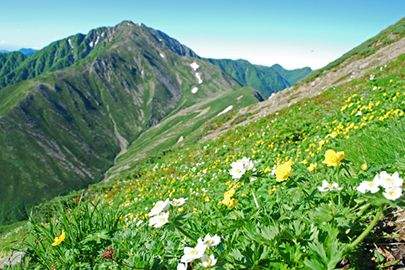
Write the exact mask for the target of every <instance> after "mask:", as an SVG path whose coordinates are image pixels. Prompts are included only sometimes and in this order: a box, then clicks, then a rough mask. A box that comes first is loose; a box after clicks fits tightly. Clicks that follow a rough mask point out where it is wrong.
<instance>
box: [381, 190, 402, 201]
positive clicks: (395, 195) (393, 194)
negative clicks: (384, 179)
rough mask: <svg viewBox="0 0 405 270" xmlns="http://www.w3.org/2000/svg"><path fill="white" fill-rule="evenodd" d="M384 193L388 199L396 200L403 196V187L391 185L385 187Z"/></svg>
mask: <svg viewBox="0 0 405 270" xmlns="http://www.w3.org/2000/svg"><path fill="white" fill-rule="evenodd" d="M383 195H384V197H385V198H387V199H388V200H396V199H399V197H401V196H402V188H401V187H389V188H386V189H385V192H383Z"/></svg>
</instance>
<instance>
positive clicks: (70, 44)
mask: <svg viewBox="0 0 405 270" xmlns="http://www.w3.org/2000/svg"><path fill="white" fill-rule="evenodd" d="M68 43H69V49H73V46H72V41H71V40H70V38H69V39H68Z"/></svg>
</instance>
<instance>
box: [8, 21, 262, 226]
mask: <svg viewBox="0 0 405 270" xmlns="http://www.w3.org/2000/svg"><path fill="white" fill-rule="evenodd" d="M193 63H194V64H195V65H198V68H197V70H194V68H195V67H194V68H193V67H192V66H191V65H192V64H193ZM197 73H198V74H199V75H197ZM198 76H200V78H201V79H202V82H201V83H200V82H199V80H198V79H199V77H198ZM0 85H1V87H0V88H1V89H0V149H2V151H1V153H0V173H1V175H0V178H1V185H2V189H0V224H8V223H11V222H15V221H18V220H23V219H26V218H27V212H26V211H27V209H29V208H30V207H31V206H32V205H34V204H37V203H39V202H44V201H46V200H49V199H50V198H52V197H54V196H56V195H63V194H67V193H68V192H69V191H71V190H76V189H80V188H84V187H86V186H87V185H89V184H92V183H96V182H99V181H100V180H102V179H103V178H104V177H105V173H106V171H107V169H108V168H110V167H111V166H112V165H114V159H115V158H116V157H117V155H118V154H119V153H120V152H121V154H122V153H124V152H125V150H126V148H127V145H128V146H129V145H131V144H133V145H132V147H130V148H129V150H130V152H131V151H132V152H134V151H138V149H140V148H142V149H143V150H142V151H144V152H143V155H142V156H141V158H145V157H146V156H147V155H149V154H151V153H156V152H157V151H160V150H162V149H164V148H166V147H168V146H171V145H172V144H173V143H175V142H176V141H177V140H178V139H179V137H180V136H187V134H188V133H190V132H192V131H194V130H195V129H197V128H198V127H199V125H201V124H202V123H204V122H205V121H207V120H208V119H209V117H214V116H216V115H217V114H218V113H219V112H221V111H222V110H224V109H225V108H226V107H228V106H230V105H232V106H234V108H238V107H242V106H247V105H250V104H253V103H256V102H258V99H263V97H262V96H261V95H260V93H258V92H257V90H254V89H250V88H247V87H242V86H241V85H240V84H239V83H238V82H236V81H235V80H233V79H232V78H231V76H230V75H228V74H226V73H224V72H222V71H221V70H220V69H219V68H218V67H216V66H214V65H212V64H211V63H209V62H208V61H205V60H202V59H200V58H199V57H198V56H197V55H196V54H195V53H194V52H193V51H191V50H190V49H189V48H187V47H185V46H183V45H181V44H180V43H179V42H178V41H176V40H174V39H172V38H170V37H169V36H167V35H166V34H164V33H162V32H160V31H157V30H154V29H151V28H148V27H146V26H144V25H141V24H138V25H135V24H133V23H132V22H128V21H124V22H122V23H121V24H119V25H117V26H115V27H109V28H107V27H103V28H99V29H95V30H92V31H90V32H89V33H88V34H87V35H82V34H78V35H75V36H71V37H69V38H67V39H64V40H60V41H56V42H54V43H52V44H50V45H49V46H47V47H46V48H44V49H43V50H41V51H38V52H36V53H35V54H34V55H32V56H29V57H26V56H24V55H23V54H22V53H20V52H13V53H9V54H1V55H0ZM194 87H197V88H198V91H195V93H192V89H193V88H194ZM202 111H203V112H204V113H201V114H200V112H202ZM191 119H192V121H189V120H191ZM151 127H153V129H151V131H150V132H148V133H145V132H146V131H147V130H149V129H150V128H151ZM180 127H181V128H180ZM170 131H173V132H174V133H173V134H171V135H170V134H168V133H169V132H170ZM157 141H158V142H157ZM156 142H157V143H156ZM131 149H133V150H131ZM125 157H128V155H127V156H125V155H124V156H122V157H121V158H120V159H125ZM131 159H132V158H131ZM131 162H132V161H131ZM128 166H130V167H132V166H133V165H132V164H131V165H128Z"/></svg>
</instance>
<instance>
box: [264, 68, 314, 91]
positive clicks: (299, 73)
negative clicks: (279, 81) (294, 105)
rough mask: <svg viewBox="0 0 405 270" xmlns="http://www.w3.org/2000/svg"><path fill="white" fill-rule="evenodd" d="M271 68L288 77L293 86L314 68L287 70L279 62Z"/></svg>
mask: <svg viewBox="0 0 405 270" xmlns="http://www.w3.org/2000/svg"><path fill="white" fill-rule="evenodd" d="M270 68H272V69H273V70H275V71H276V72H277V73H278V74H280V75H281V76H282V77H283V78H284V79H286V80H287V81H288V83H289V84H290V85H291V86H292V85H294V84H296V83H297V82H299V81H300V80H302V79H304V78H305V77H306V76H307V75H308V74H309V73H311V72H312V69H311V68H309V67H304V68H298V69H293V70H287V69H284V68H283V67H282V66H280V65H279V64H275V65H272V66H271V67H270Z"/></svg>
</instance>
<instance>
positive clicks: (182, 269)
mask: <svg viewBox="0 0 405 270" xmlns="http://www.w3.org/2000/svg"><path fill="white" fill-rule="evenodd" d="M177 270H187V263H179V264H178V265H177Z"/></svg>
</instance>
